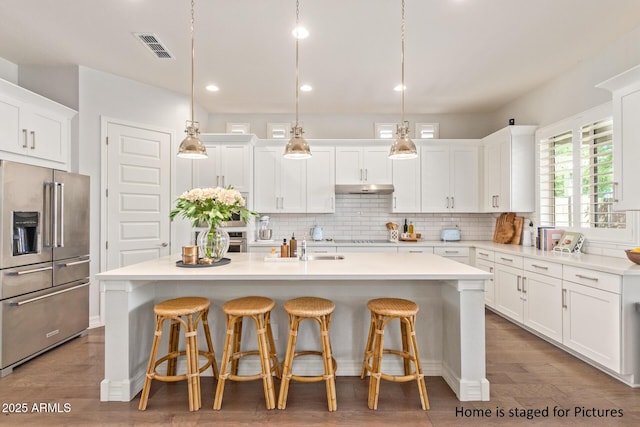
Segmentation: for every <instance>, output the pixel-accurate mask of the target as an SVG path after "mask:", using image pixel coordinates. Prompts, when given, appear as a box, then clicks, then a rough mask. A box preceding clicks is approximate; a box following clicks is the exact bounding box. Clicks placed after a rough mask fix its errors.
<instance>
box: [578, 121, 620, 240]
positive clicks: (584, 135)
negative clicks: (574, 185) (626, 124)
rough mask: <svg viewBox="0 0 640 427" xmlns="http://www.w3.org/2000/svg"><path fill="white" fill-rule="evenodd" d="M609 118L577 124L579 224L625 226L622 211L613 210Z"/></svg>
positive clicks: (584, 225) (610, 125)
mask: <svg viewBox="0 0 640 427" xmlns="http://www.w3.org/2000/svg"><path fill="white" fill-rule="evenodd" d="M612 137H613V130H612V120H611V119H606V120H600V121H597V122H595V123H591V124H588V125H584V126H582V128H581V142H580V175H581V176H580V187H581V188H580V226H581V227H585V228H625V222H626V215H625V213H624V212H614V211H613V191H614V188H613V186H614V184H613V138H612Z"/></svg>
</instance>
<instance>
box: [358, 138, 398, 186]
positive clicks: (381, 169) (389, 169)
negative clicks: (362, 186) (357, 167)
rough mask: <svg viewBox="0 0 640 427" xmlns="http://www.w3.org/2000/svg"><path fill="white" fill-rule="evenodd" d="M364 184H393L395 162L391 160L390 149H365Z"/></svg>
mask: <svg viewBox="0 0 640 427" xmlns="http://www.w3.org/2000/svg"><path fill="white" fill-rule="evenodd" d="M363 159H364V182H365V183H366V184H391V183H392V182H393V162H392V161H391V159H389V147H368V148H365V149H364V153H363Z"/></svg>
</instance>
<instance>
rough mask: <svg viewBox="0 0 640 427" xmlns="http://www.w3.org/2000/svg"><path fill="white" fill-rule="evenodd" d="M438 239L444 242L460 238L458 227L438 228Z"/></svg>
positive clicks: (455, 240)
mask: <svg viewBox="0 0 640 427" xmlns="http://www.w3.org/2000/svg"><path fill="white" fill-rule="evenodd" d="M440 240H442V241H444V242H457V241H458V240H460V229H459V228H457V227H456V228H443V229H442V230H440Z"/></svg>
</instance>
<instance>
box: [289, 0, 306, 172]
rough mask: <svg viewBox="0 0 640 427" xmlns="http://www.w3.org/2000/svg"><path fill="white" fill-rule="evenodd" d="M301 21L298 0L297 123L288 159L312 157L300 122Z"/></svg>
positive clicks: (293, 127)
mask: <svg viewBox="0 0 640 427" xmlns="http://www.w3.org/2000/svg"><path fill="white" fill-rule="evenodd" d="M299 23H300V1H299V0H296V30H295V32H296V34H294V35H295V37H296V124H295V125H294V126H292V127H291V139H289V142H288V143H287V146H286V147H285V149H284V157H285V158H287V159H308V158H309V157H311V149H310V148H309V144H307V141H306V140H305V139H304V137H303V136H302V135H303V134H304V130H302V126H300V124H299V122H298V110H299V107H298V104H299V95H300V72H299V67H298V57H299V54H298V51H299V49H298V44H299V40H300V34H299V31H298V28H299Z"/></svg>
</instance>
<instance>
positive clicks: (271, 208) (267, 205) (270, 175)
mask: <svg viewBox="0 0 640 427" xmlns="http://www.w3.org/2000/svg"><path fill="white" fill-rule="evenodd" d="M253 155H254V159H255V165H254V172H253V173H254V177H253V179H254V183H253V189H254V196H253V209H254V210H256V211H257V212H259V213H261V214H264V213H273V212H277V211H278V209H279V207H280V195H279V191H280V188H279V187H280V183H279V182H278V178H279V175H278V173H277V171H278V168H279V167H280V164H279V160H278V155H282V153H281V150H280V149H279V148H278V149H276V148H273V147H256V148H255V149H254V153H253Z"/></svg>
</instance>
